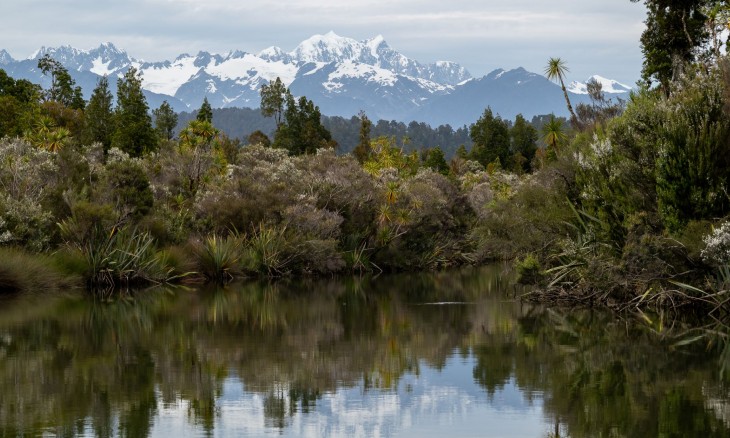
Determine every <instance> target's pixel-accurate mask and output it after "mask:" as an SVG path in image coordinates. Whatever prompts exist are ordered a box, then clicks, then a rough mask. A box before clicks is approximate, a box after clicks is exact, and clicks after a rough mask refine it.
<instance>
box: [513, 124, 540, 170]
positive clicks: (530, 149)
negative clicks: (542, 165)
mask: <svg viewBox="0 0 730 438" xmlns="http://www.w3.org/2000/svg"><path fill="white" fill-rule="evenodd" d="M510 137H512V152H513V153H514V154H515V155H516V154H519V155H520V156H522V157H523V158H524V162H523V163H522V170H525V171H527V170H530V162H531V161H532V159H533V157H534V156H535V152H536V151H537V130H536V129H535V128H534V127H533V126H532V125H530V124H529V123H527V120H525V118H524V117H522V114H517V117H516V118H515V123H514V125H512V129H510Z"/></svg>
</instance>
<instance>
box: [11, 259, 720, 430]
mask: <svg viewBox="0 0 730 438" xmlns="http://www.w3.org/2000/svg"><path fill="white" fill-rule="evenodd" d="M515 293H516V291H515V289H513V288H512V287H511V286H509V282H508V281H507V279H506V276H505V275H504V274H503V273H502V272H501V271H500V269H498V268H494V267H491V268H482V269H469V270H462V271H456V272H446V273H437V274H429V275H398V276H381V277H378V278H364V279H357V278H356V279H337V280H323V281H306V282H296V283H294V282H276V283H247V284H240V285H231V286H227V287H225V288H217V289H216V288H206V289H202V290H195V289H184V288H178V289H172V290H170V289H160V290H148V291H144V292H139V293H136V294H133V295H130V296H127V297H126V298H121V299H114V300H94V299H90V298H89V297H88V296H87V295H84V294H71V293H69V294H68V295H67V296H57V295H56V296H46V295H44V294H43V292H42V291H41V292H38V293H37V294H34V295H30V296H28V295H26V296H22V297H3V298H2V300H0V436H3V437H6V436H10V437H12V436H64V437H66V436H68V437H72V436H88V437H111V436H129V437H144V436H154V437H158V436H159V437H197V436H221V437H228V436H230V437H237V436H257V437H258V436H283V437H446V436H449V437H554V436H556V435H557V436H560V437H715V436H717V437H728V436H730V370H728V369H726V368H725V367H724V366H723V363H728V362H730V353H729V352H728V351H727V350H724V349H723V343H722V342H721V341H719V340H720V339H722V338H721V337H716V338H715V339H714V340H710V339H709V338H707V339H702V340H699V341H697V342H695V343H692V344H689V345H681V344H682V342H681V341H680V342H679V344H680V345H677V344H678V340H681V339H688V338H691V337H694V336H696V335H698V334H701V332H690V333H688V334H686V335H685V337H682V336H680V335H679V334H680V333H682V331H683V329H684V328H683V326H682V325H681V324H679V323H675V324H674V325H673V326H672V327H670V324H669V323H668V322H667V321H666V320H662V318H661V316H658V315H644V316H641V317H640V316H637V315H633V314H627V315H624V316H617V315H615V314H610V313H605V312H602V311H595V310H594V311H590V310H565V309H550V308H546V307H541V306H536V305H532V304H526V303H521V302H519V301H517V300H515V299H514V295H515ZM723 357H724V358H725V360H724V361H723V359H722V358H723Z"/></svg>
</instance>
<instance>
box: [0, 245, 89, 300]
mask: <svg viewBox="0 0 730 438" xmlns="http://www.w3.org/2000/svg"><path fill="white" fill-rule="evenodd" d="M0 260H2V263H0V293H23V292H30V291H34V290H45V291H48V290H60V289H64V288H68V287H73V286H76V285H78V284H79V283H80V282H78V281H77V280H78V278H75V277H74V276H73V275H66V274H64V272H63V271H62V269H59V267H58V265H57V263H56V260H55V259H54V257H51V256H46V255H38V254H30V253H28V252H25V251H23V250H20V249H17V248H11V247H4V248H3V247H0Z"/></svg>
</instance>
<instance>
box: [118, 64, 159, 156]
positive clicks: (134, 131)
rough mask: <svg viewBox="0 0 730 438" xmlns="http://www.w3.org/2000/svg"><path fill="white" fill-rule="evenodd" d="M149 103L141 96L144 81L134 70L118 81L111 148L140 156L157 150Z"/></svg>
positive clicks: (131, 69) (130, 70)
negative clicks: (114, 125) (114, 127)
mask: <svg viewBox="0 0 730 438" xmlns="http://www.w3.org/2000/svg"><path fill="white" fill-rule="evenodd" d="M148 111H149V107H148V106H147V100H146V99H145V97H144V94H142V78H141V76H140V74H139V73H138V72H137V69H135V68H134V67H132V68H130V69H129V70H128V71H127V73H125V74H124V77H122V78H119V79H118V80H117V108H116V112H115V114H114V117H115V121H116V130H115V132H114V136H113V138H112V146H114V147H118V148H119V149H121V150H123V151H124V152H127V153H128V154H129V155H130V156H133V157H139V156H141V155H143V154H145V153H148V152H151V151H153V150H155V149H156V148H157V136H156V135H155V130H154V128H153V127H152V118H151V117H150V115H149V112H148Z"/></svg>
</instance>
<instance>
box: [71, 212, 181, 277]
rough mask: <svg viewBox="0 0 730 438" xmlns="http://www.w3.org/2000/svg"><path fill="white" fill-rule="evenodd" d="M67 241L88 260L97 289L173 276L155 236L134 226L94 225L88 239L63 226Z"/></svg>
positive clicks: (86, 272) (87, 269) (88, 274)
mask: <svg viewBox="0 0 730 438" xmlns="http://www.w3.org/2000/svg"><path fill="white" fill-rule="evenodd" d="M61 228H62V234H63V235H64V236H65V238H66V239H67V240H66V244H67V245H68V246H69V247H70V248H72V249H74V250H75V251H78V252H79V253H80V255H81V257H83V259H84V261H85V265H86V266H85V267H86V269H85V273H84V278H85V279H86V282H87V284H88V285H89V286H90V287H91V288H93V289H97V290H102V291H103V290H104V289H106V288H110V287H115V286H120V285H122V286H123V285H129V284H132V283H150V282H152V283H160V282H167V281H170V280H171V279H172V278H173V270H172V269H171V268H170V267H169V266H167V262H166V259H165V255H164V253H160V252H158V251H157V249H156V248H155V243H154V239H153V238H152V237H151V236H150V235H149V234H148V233H146V232H141V231H138V230H136V229H134V228H129V227H122V228H116V227H114V228H111V229H108V228H107V227H103V226H94V227H93V228H92V229H91V230H89V231H90V234H89V235H88V238H87V239H85V240H81V241H79V240H75V238H74V233H73V231H72V230H69V229H67V227H66V226H65V225H62V226H61Z"/></svg>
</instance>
